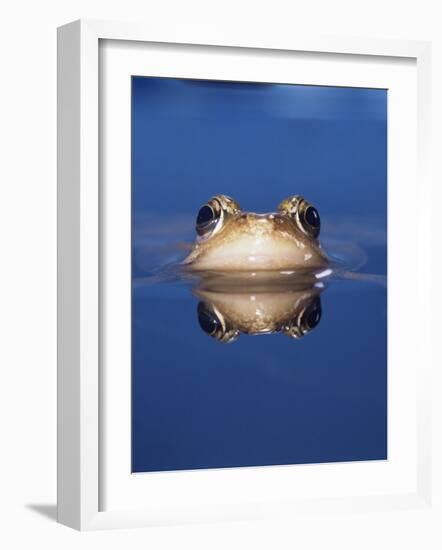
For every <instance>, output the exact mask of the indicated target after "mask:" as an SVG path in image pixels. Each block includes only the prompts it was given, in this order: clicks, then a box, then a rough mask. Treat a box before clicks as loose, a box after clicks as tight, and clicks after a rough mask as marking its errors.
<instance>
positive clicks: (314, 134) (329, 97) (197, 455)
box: [132, 77, 387, 472]
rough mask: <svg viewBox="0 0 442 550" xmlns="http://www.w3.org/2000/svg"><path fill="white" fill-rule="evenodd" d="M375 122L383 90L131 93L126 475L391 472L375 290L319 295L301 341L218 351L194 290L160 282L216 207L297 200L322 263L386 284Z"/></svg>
mask: <svg viewBox="0 0 442 550" xmlns="http://www.w3.org/2000/svg"><path fill="white" fill-rule="evenodd" d="M386 120H387V92H386V90H376V89H355V88H334V87H315V86H294V85H279V84H255V83H231V82H215V81H192V80H180V79H166V78H146V77H134V78H133V80H132V199H133V200H132V214H133V216H132V219H133V227H132V230H133V247H132V248H133V298H132V331H133V334H132V355H133V359H132V380H133V426H132V469H133V471H134V472H145V471H161V470H182V469H197V468H220V467H237V466H259V465H272V464H297V463H312V462H331V461H349V460H376V459H385V458H387V420H386V415H387V359H386V348H387V313H386V286H385V284H382V280H381V281H379V278H378V279H376V278H374V277H366V280H350V279H348V278H343V277H333V278H332V279H331V280H329V281H327V282H326V284H325V288H324V289H323V291H322V293H321V297H320V300H321V304H322V318H321V320H320V322H319V324H318V326H316V327H315V328H314V329H313V330H311V331H310V332H309V333H308V334H306V335H305V336H304V337H303V338H301V339H298V340H293V339H290V338H289V337H287V336H286V335H283V334H279V333H278V334H271V335H259V336H250V335H244V334H242V335H240V337H239V338H238V339H237V340H236V341H235V342H232V343H230V344H223V343H220V342H218V341H216V340H215V339H213V338H211V337H210V336H208V335H207V334H206V333H204V332H203V330H201V328H200V325H199V322H198V315H197V305H198V301H199V299H198V298H197V297H196V296H195V294H194V293H193V291H192V290H194V288H193V287H194V286H195V283H192V282H190V283H189V282H186V281H183V280H177V279H173V280H169V279H168V277H167V276H166V277H164V276H163V275H164V272H165V271H166V273H167V272H168V271H167V269H165V268H164V266H165V265H169V264H171V263H172V264H173V263H174V262H176V261H177V260H179V259H180V258H182V257H183V256H184V255H185V250H184V246H185V245H184V244H183V243H188V242H191V241H192V240H193V238H194V220H195V217H196V214H197V212H198V209H199V207H200V206H201V205H202V204H204V203H205V201H206V200H207V199H209V198H210V197H211V196H213V195H215V194H218V193H224V194H227V195H231V196H233V197H234V198H235V199H236V200H237V201H238V202H239V203H240V204H241V206H242V207H243V208H244V209H246V210H252V211H257V212H267V211H271V210H274V209H275V208H276V206H277V205H278V203H279V202H280V201H281V200H282V199H283V198H285V197H287V196H290V195H294V194H300V195H303V196H305V197H306V198H307V199H308V200H309V202H311V203H312V204H313V205H314V206H315V207H316V208H317V209H318V210H319V212H320V215H321V219H322V228H321V241H322V242H323V244H324V247H325V248H326V249H327V250H328V251H329V252H330V253H331V254H332V255H334V256H335V257H337V258H339V259H341V260H342V261H344V263H345V262H347V267H348V268H349V269H352V270H355V271H357V272H358V273H357V275H362V274H363V275H364V276H365V275H367V274H369V275H386V252H387V249H386V224H387V200H386V191H387V176H386V162H387V122H386ZM362 278H363V277H361V279H362Z"/></svg>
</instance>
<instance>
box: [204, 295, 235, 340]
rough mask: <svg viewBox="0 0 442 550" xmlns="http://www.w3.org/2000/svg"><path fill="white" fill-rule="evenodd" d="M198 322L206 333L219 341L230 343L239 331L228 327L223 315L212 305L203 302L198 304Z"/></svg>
mask: <svg viewBox="0 0 442 550" xmlns="http://www.w3.org/2000/svg"><path fill="white" fill-rule="evenodd" d="M198 322H199V325H200V327H201V329H202V330H203V331H204V332H205V333H206V334H208V335H209V336H211V337H212V338H215V340H218V341H219V342H224V343H230V342H233V341H234V340H236V339H237V338H238V336H239V331H238V330H237V329H235V328H233V327H228V326H227V324H226V322H225V320H224V318H223V316H222V315H221V314H220V313H219V312H218V311H217V310H216V309H215V308H214V307H213V306H211V305H208V304H206V303H205V302H199V304H198Z"/></svg>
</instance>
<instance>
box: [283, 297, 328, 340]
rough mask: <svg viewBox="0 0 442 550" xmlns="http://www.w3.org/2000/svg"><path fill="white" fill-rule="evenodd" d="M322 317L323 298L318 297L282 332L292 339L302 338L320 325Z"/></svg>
mask: <svg viewBox="0 0 442 550" xmlns="http://www.w3.org/2000/svg"><path fill="white" fill-rule="evenodd" d="M321 315H322V307H321V298H320V297H319V296H316V298H314V300H313V301H312V302H310V303H309V304H308V305H307V307H306V308H304V309H303V310H302V311H301V313H300V314H299V315H298V316H297V317H296V318H295V319H293V320H292V321H290V322H289V323H287V325H285V326H284V327H283V329H282V332H283V333H284V334H286V335H287V336H290V337H291V338H302V337H303V336H304V335H305V334H307V333H308V332H310V331H311V330H313V329H314V328H315V327H317V326H318V325H319V322H320V321H321Z"/></svg>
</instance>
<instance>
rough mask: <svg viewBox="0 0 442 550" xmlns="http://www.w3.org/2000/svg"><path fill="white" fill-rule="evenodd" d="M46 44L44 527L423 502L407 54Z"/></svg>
mask: <svg viewBox="0 0 442 550" xmlns="http://www.w3.org/2000/svg"><path fill="white" fill-rule="evenodd" d="M58 44H59V47H58V52H59V55H58V75H59V76H58V114H59V117H58V121H59V128H58V147H59V150H58V158H59V168H58V188H59V201H58V212H59V227H58V230H59V245H58V257H59V263H58V269H59V300H58V304H59V342H58V344H59V357H58V381H59V382H58V419H59V421H58V517H59V521H60V522H61V523H64V524H66V525H69V526H71V527H74V528H77V529H82V530H83V529H100V528H113V527H130V526H149V525H165V524H176V523H185V522H204V521H218V520H219V521H221V520H230V519H235V520H237V519H242V518H260V517H262V518H268V517H290V516H293V515H296V514H305V513H317V512H321V513H327V512H328V511H333V512H336V510H337V509H338V510H341V511H342V513H347V512H348V511H350V510H363V511H370V510H382V509H383V510H386V509H396V508H404V507H416V508H417V507H425V506H429V502H430V500H431V493H432V481H431V468H430V464H431V429H430V406H431V399H430V397H431V383H432V382H431V380H432V379H431V371H432V365H433V361H434V355H433V351H434V350H433V348H432V340H431V331H429V330H428V323H427V322H425V321H423V320H427V321H428V322H430V321H429V320H430V319H431V317H432V315H433V311H432V302H431V282H432V271H431V247H432V236H431V231H430V223H431V220H430V216H429V214H428V210H427V209H426V208H425V205H426V204H429V203H431V200H432V188H431V180H430V175H429V174H430V172H429V165H430V159H429V120H430V117H431V110H430V109H431V106H430V97H429V93H430V92H429V79H430V45H429V44H428V43H424V42H405V41H383V40H365V39H355V38H344V37H342V38H317V39H311V38H309V39H306V38H302V37H293V39H291V40H290V41H289V42H284V40H281V42H280V43H274V44H267V43H265V41H264V40H262V41H248V40H247V39H245V38H241V37H234V38H232V37H229V36H228V35H227V34H226V35H225V36H224V38H223V37H222V36H220V37H212V38H211V39H208V37H205V36H204V34H203V33H201V36H196V35H195V36H187V35H186V34H185V32H184V31H183V34H182V35H181V34H178V33H176V32H172V33H171V35H170V36H167V35H164V36H163V35H160V34H158V33H156V32H155V31H153V30H152V29H147V28H144V27H142V26H137V25H128V24H120V23H104V22H96V21H77V22H74V23H71V24H69V25H66V26H64V27H61V28H60V29H59V34H58ZM410 251H411V256H412V257H411V261H410ZM434 421H437V419H433V426H434Z"/></svg>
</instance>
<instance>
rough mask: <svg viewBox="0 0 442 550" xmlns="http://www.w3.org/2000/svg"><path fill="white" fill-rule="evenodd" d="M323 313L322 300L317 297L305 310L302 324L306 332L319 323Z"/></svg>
mask: <svg viewBox="0 0 442 550" xmlns="http://www.w3.org/2000/svg"><path fill="white" fill-rule="evenodd" d="M321 315H322V308H321V300H320V299H319V298H317V299H316V300H315V301H314V302H313V304H311V305H310V306H309V307H308V308H307V309H305V310H304V312H303V314H302V320H301V325H302V326H303V328H304V330H305V332H309V331H310V330H312V329H314V328H315V327H316V326H318V325H319V322H320V320H321Z"/></svg>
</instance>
